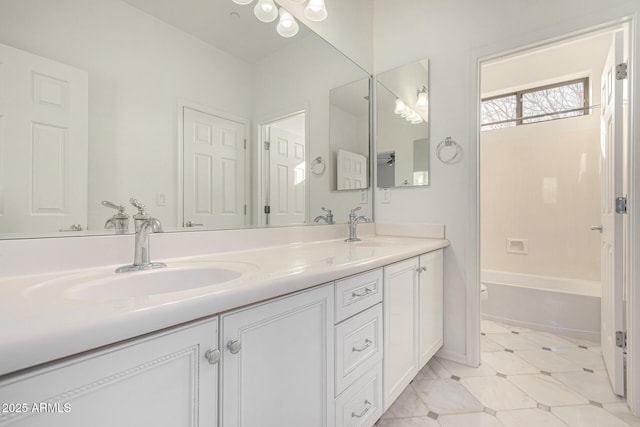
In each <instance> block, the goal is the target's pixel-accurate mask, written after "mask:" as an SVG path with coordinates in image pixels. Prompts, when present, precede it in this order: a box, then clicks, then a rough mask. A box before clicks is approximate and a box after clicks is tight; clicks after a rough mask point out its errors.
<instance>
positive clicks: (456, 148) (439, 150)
mask: <svg viewBox="0 0 640 427" xmlns="http://www.w3.org/2000/svg"><path fill="white" fill-rule="evenodd" d="M445 147H453V150H454V151H453V154H452V155H450V156H449V157H445V158H443V157H442V150H443V149H444V148H445ZM449 151H451V150H449ZM459 152H460V146H459V145H458V143H457V142H455V141H454V140H453V139H451V137H450V136H448V137H446V138H445V139H444V141H440V143H439V144H438V147H437V148H436V156H438V160H440V161H441V162H442V163H452V162H453V161H454V160H455V159H456V157H458V153H459Z"/></svg>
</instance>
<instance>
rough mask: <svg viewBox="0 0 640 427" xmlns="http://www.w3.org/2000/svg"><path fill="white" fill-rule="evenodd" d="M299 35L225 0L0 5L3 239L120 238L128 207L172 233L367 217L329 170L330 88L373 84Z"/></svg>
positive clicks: (13, 1) (31, 0)
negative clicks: (116, 225) (357, 213)
mask: <svg viewBox="0 0 640 427" xmlns="http://www.w3.org/2000/svg"><path fill="white" fill-rule="evenodd" d="M298 25H299V31H298V32H297V34H295V35H293V36H291V37H281V36H280V35H279V34H278V33H277V32H276V22H273V23H270V24H266V23H263V22H260V21H258V20H257V19H256V18H255V16H254V13H253V5H251V6H241V5H237V4H235V3H234V2H232V1H231V0H214V1H205V0H163V1H157V0H56V1H49V0H1V1H0V238H22V237H44V236H46V237H50V236H77V235H83V234H111V233H114V230H108V229H105V226H110V225H112V224H107V220H108V219H109V218H111V217H112V216H113V215H114V214H116V211H115V210H113V209H111V208H109V207H105V206H104V205H103V204H102V202H103V201H109V202H113V203H114V204H115V205H122V206H124V207H125V208H126V214H128V215H132V214H134V213H135V212H136V210H135V209H134V208H133V207H132V206H131V205H130V204H129V202H128V200H129V199H130V198H132V197H133V198H136V199H137V200H138V201H139V202H141V203H143V204H145V205H146V208H147V211H148V212H149V214H150V215H152V216H154V217H157V218H159V219H160V220H161V222H162V224H163V226H164V229H165V231H173V230H176V231H181V230H196V229H197V230H202V229H224V228H242V227H260V226H269V225H292V224H296V225H297V224H313V223H314V222H313V219H314V218H316V217H317V216H318V215H321V214H323V213H324V211H322V208H323V207H325V208H327V209H332V210H333V213H334V219H335V221H336V222H346V221H347V214H348V212H349V210H350V209H352V208H354V207H355V206H362V207H363V210H364V211H365V214H367V215H371V214H372V209H371V203H370V202H371V197H368V198H364V197H362V194H360V192H346V193H344V194H343V192H338V191H337V190H336V189H335V187H334V186H333V185H334V181H333V180H332V179H331V177H330V169H331V168H330V167H328V163H329V162H330V160H331V159H332V153H333V151H332V148H330V146H329V140H330V130H329V129H330V126H329V120H330V115H331V114H330V111H331V110H332V108H333V107H332V106H331V102H330V101H331V96H330V94H331V93H332V89H335V88H340V87H344V86H345V85H348V84H350V83H352V82H356V81H363V82H366V84H367V85H368V80H369V75H368V73H367V72H365V71H364V70H363V69H362V68H360V67H359V66H357V65H356V64H355V63H354V62H352V61H351V60H350V59H349V58H347V57H345V56H344V55H342V54H341V53H340V52H339V51H338V50H336V49H335V48H334V47H333V46H331V45H330V44H329V43H327V42H326V41H325V40H323V39H322V38H320V37H319V36H318V35H316V34H315V33H313V32H312V31H311V30H309V29H308V28H306V27H305V26H304V25H303V24H302V23H298ZM287 35H290V34H287ZM358 96H360V95H358ZM357 102H358V103H359V104H360V107H361V108H367V109H368V100H367V101H366V105H365V101H364V100H363V99H362V97H361V98H360V99H358V100H357ZM358 131H359V132H360V133H361V135H359V137H361V138H362V139H363V140H364V139H365V138H366V139H367V140H368V134H369V129H368V127H367V128H366V129H365V128H364V127H362V128H359V130H358ZM332 132H333V131H332ZM333 136H334V135H331V138H333ZM336 136H337V137H338V138H342V139H343V140H345V139H348V138H344V137H340V136H339V135H336ZM345 149H347V148H345ZM367 150H368V149H367ZM363 154H364V155H366V156H368V151H366V153H363ZM316 159H320V161H319V162H316V163H320V165H319V166H320V167H318V164H313V166H314V168H313V169H312V162H314V160H316ZM322 166H324V168H323V167H322ZM312 170H315V171H316V172H318V173H312ZM325 170H326V171H325ZM364 191H370V189H368V190H364ZM363 200H366V201H368V202H364V204H363ZM132 229H133V224H132V221H130V224H129V232H130V231H131V230H132Z"/></svg>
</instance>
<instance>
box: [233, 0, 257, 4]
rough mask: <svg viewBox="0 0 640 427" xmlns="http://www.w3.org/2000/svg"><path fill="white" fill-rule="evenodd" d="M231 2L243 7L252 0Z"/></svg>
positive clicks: (234, 0)
mask: <svg viewBox="0 0 640 427" xmlns="http://www.w3.org/2000/svg"><path fill="white" fill-rule="evenodd" d="M232 1H233V2H234V3H235V4H242V5H245V4H249V3H251V2H252V1H253V0H232Z"/></svg>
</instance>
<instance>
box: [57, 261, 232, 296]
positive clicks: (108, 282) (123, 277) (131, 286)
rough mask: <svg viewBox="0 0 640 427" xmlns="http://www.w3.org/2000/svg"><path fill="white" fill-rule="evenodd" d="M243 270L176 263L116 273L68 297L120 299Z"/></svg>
mask: <svg viewBox="0 0 640 427" xmlns="http://www.w3.org/2000/svg"><path fill="white" fill-rule="evenodd" d="M241 275H242V273H240V272H239V271H235V270H230V269H227V268H219V267H209V266H203V267H177V268H164V269H156V270H147V271H135V272H129V273H120V274H113V275H110V276H108V277H105V278H102V279H97V280H93V281H90V282H87V283H83V284H80V285H77V286H74V287H72V288H71V289H69V290H68V292H67V293H66V295H67V297H69V298H71V299H79V300H96V299H98V300H104V299H121V298H131V297H139V296H148V295H158V294H166V293H169V292H178V291H184V290H188V289H194V288H201V287H205V286H212V285H216V284H219V283H223V282H229V281H231V280H233V279H237V278H238V277H240V276H241Z"/></svg>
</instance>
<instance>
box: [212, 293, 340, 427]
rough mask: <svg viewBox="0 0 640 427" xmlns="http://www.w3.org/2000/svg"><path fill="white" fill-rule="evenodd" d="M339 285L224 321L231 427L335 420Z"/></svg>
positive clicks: (226, 418) (307, 426) (322, 424)
mask: <svg viewBox="0 0 640 427" xmlns="http://www.w3.org/2000/svg"><path fill="white" fill-rule="evenodd" d="M333 298H334V292H333V285H327V286H322V287H319V288H315V289H312V290H309V291H304V292H301V293H298V294H296V295H293V296H288V297H286V298H283V299H279V300H276V301H273V302H268V303H266V304H261V305H258V306H254V307H249V308H248V309H245V310H241V311H237V312H235V313H230V314H227V315H223V316H222V334H223V335H222V336H223V340H222V343H223V346H224V349H223V352H222V377H221V378H222V393H221V398H222V400H221V411H222V418H221V420H222V423H221V424H222V425H223V426H224V427H267V426H269V427H303V426H304V427H328V426H332V425H333V421H334V411H333V408H334V406H333V405H334V399H333V397H334V372H333V366H334V365H333V330H334V326H333Z"/></svg>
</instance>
